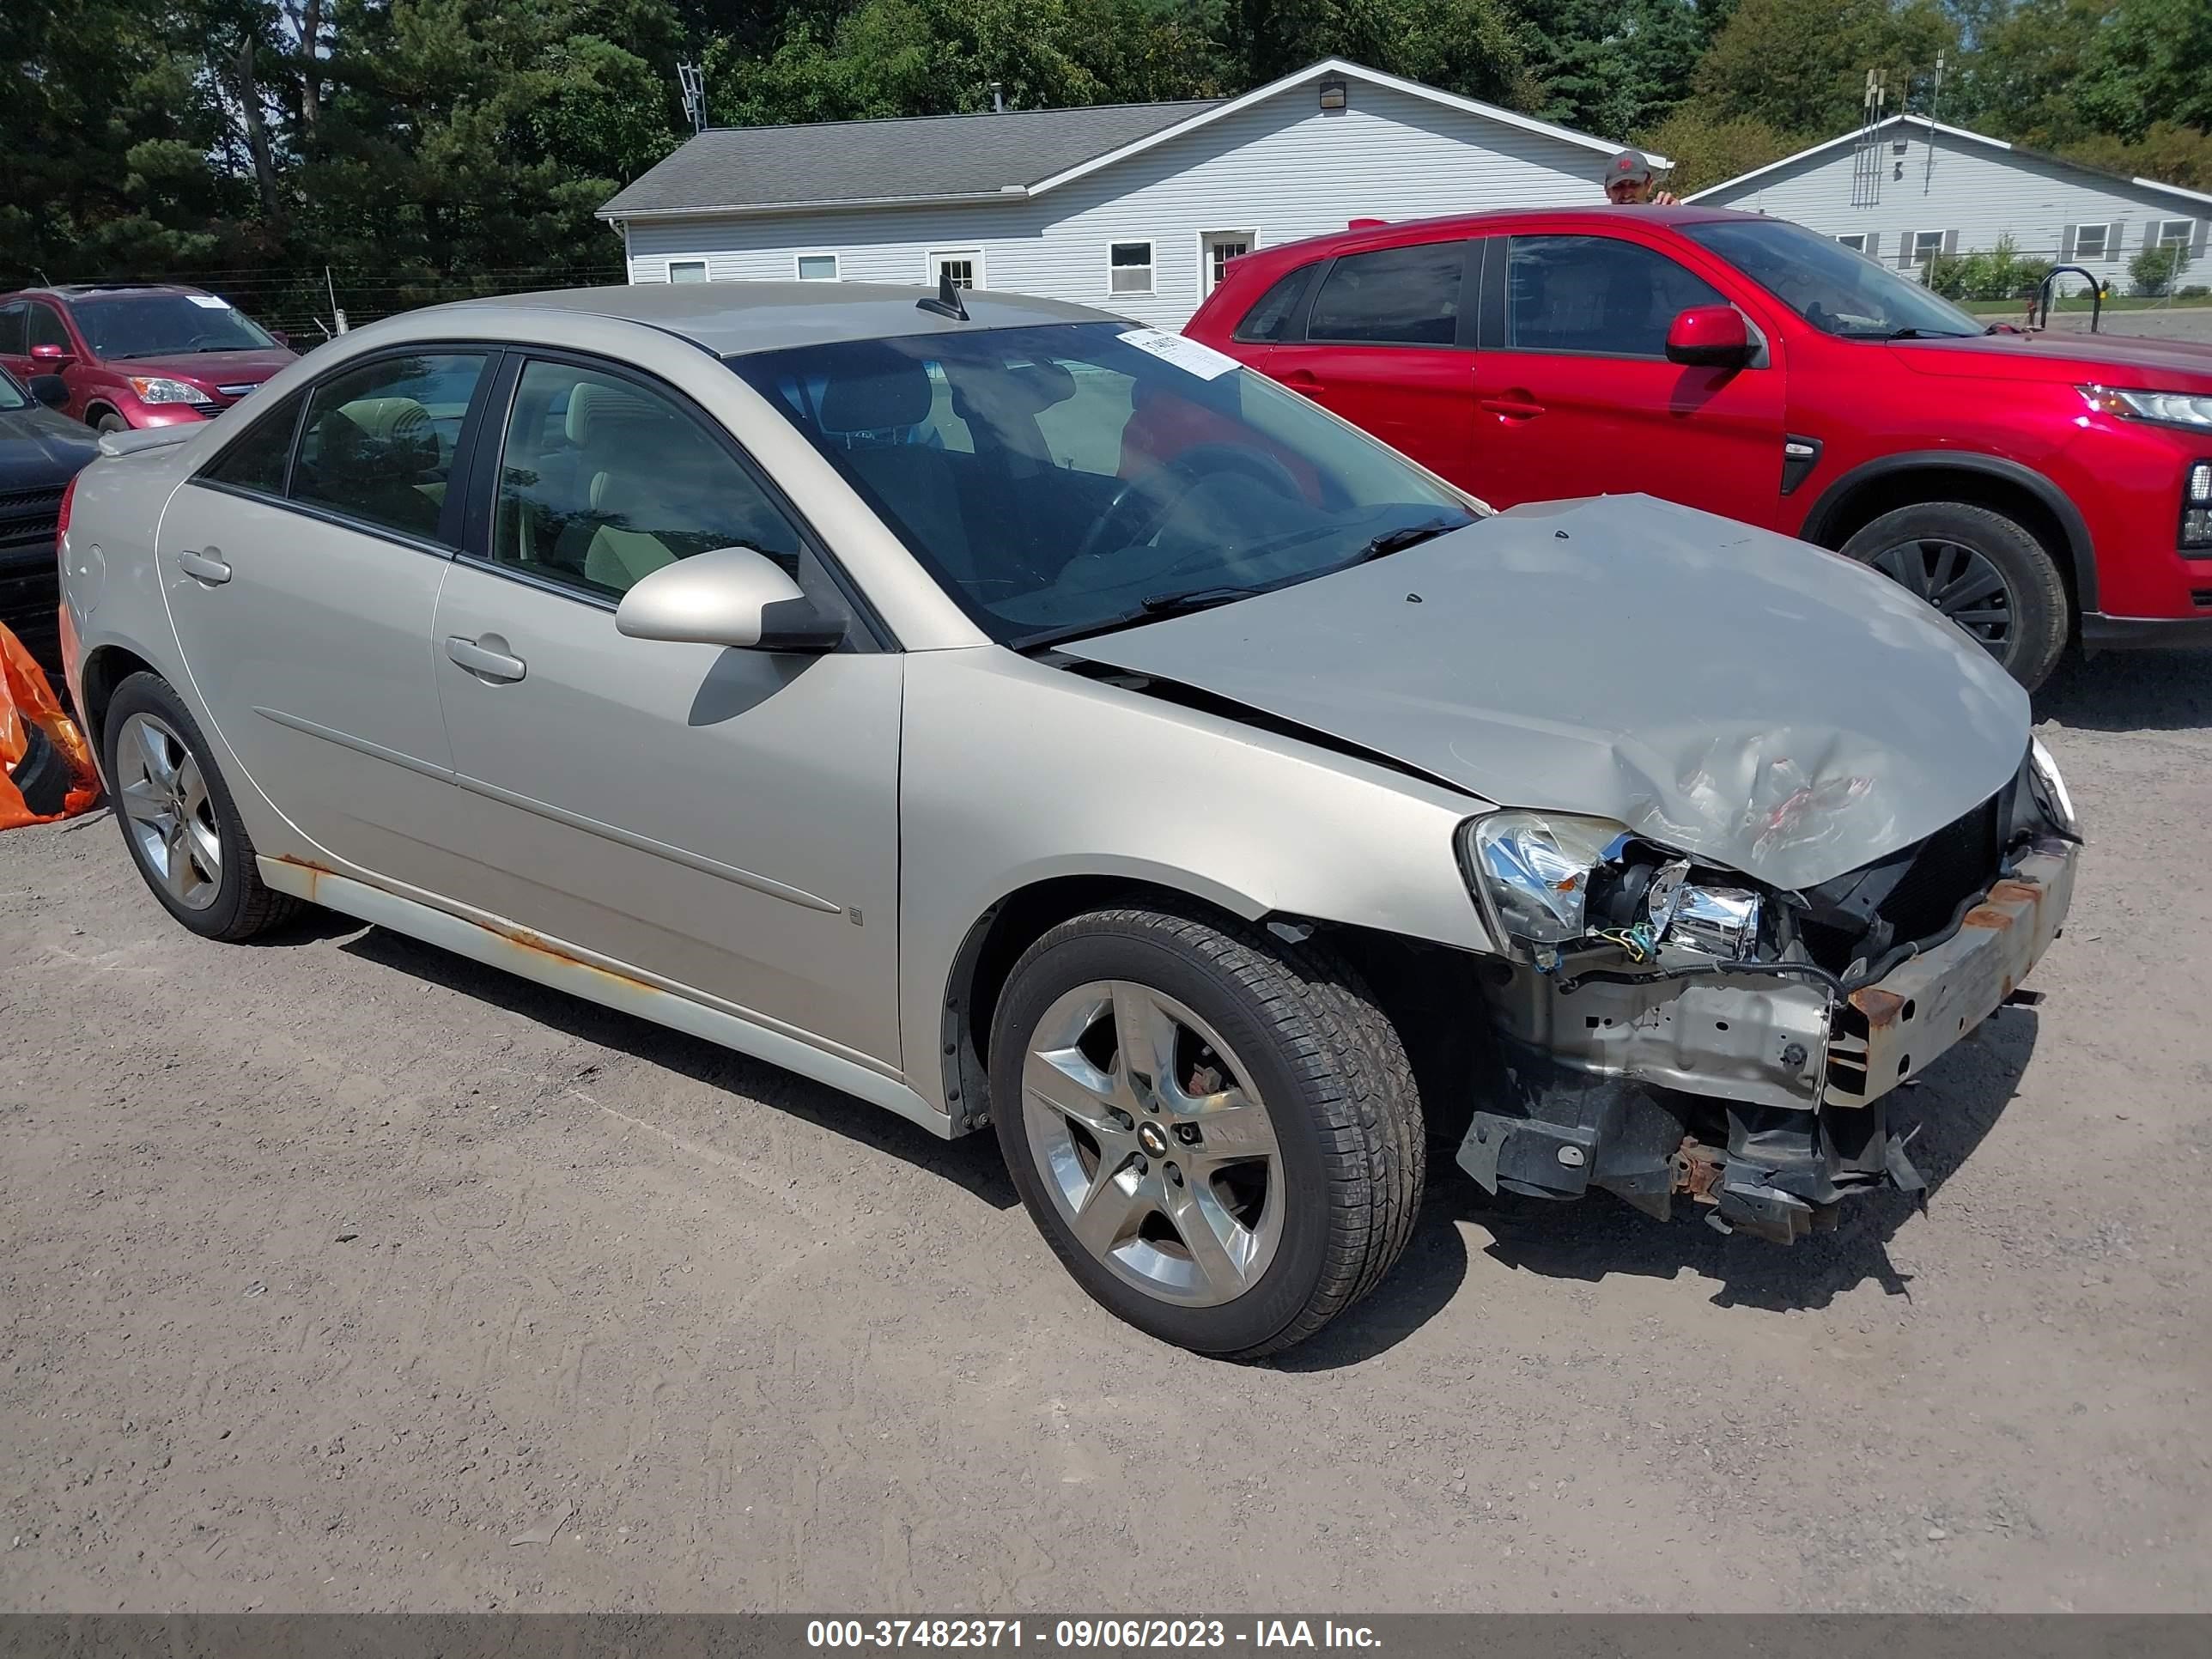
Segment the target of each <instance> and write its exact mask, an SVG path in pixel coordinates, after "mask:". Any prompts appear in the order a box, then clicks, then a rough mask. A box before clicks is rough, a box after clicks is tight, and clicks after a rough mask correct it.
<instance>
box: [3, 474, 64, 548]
mask: <svg viewBox="0 0 2212 1659" xmlns="http://www.w3.org/2000/svg"><path fill="white" fill-rule="evenodd" d="M62 489H63V486H62V485H60V484H56V485H55V486H53V488H52V489H15V490H10V491H9V492H7V493H6V494H4V495H0V542H10V543H15V542H37V541H46V542H47V543H52V540H53V539H54V534H55V532H57V531H58V530H59V529H60V527H61V521H62Z"/></svg>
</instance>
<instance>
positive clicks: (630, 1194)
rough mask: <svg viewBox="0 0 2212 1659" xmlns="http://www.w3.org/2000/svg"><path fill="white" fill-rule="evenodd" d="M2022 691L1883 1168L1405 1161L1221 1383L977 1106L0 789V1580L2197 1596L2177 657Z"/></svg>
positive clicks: (328, 1589)
mask: <svg viewBox="0 0 2212 1659" xmlns="http://www.w3.org/2000/svg"><path fill="white" fill-rule="evenodd" d="M2045 702H2047V704H2048V716H2049V717H2048V719H2047V720H2046V722H2045V726H2044V728H2043V729H2044V734H2045V738H2046V741H2048V742H2049V743H2050V744H2051V747H2052V748H2053V749H2054V750H2056V751H2057V755H2058V757H2059V758H2060V760H2061V762H2062V763H2063V766H2064V767H2065V769H2066V771H2067V774H2068V776H2069V781H2070V782H2071V784H2072V786H2073V788H2074V791H2075V794H2076V796H2077V798H2078V799H2079V800H2080V801H2081V805H2082V807H2083V811H2084V812H2085V815H2086V816H2087V818H2088V820H2089V828H2090V833H2091V836H2092V837H2093V847H2092V849H2091V855H2090V858H2089V860H2088V862H2087V867H2086V870H2085V872H2084V879H2083V884H2082V886H2081V890H2080V893H2079V896H2078V898H2077V901H2076V906H2075V913H2074V917H2073V921H2072V922H2071V924H2070V925H2069V927H2068V929H2067V933H2066V937H2065V938H2064V939H2063V940H2062V941H2061V942H2060V944H2059V945H2057V948H2056V949H2055V950H2054V951H2053V952H2052V955H2051V958H2050V960H2049V961H2048V962H2047V963H2046V964H2045V967H2044V969H2042V970H2041V971H2040V972H2039V974H2038V975H2037V976H2036V980H2035V984H2036V986H2037V987H2038V988H2039V989H2041V990H2043V991H2044V992H2045V993H2047V994H2048V999H2049V1000H2047V1001H2046V1002H2045V1004H2044V1005H2043V1006H2042V1007H2040V1008H2039V1009H2036V1010H2032V1011H2031V1010H2024V1009H2023V1010H2015V1011H2008V1012H2005V1013H2003V1014H2002V1015H2000V1016H1999V1017H1998V1018H1996V1021H1994V1022H1993V1024H1992V1026H1991V1028H1990V1030H1989V1031H1988V1033H1987V1035H1986V1036H1985V1038H1984V1041H1982V1042H1978V1043H1977V1044H1972V1045H1968V1046H1966V1047H1965V1048H1961V1049H1960V1050H1958V1051H1956V1052H1954V1054H1952V1055H1950V1056H1949V1057H1948V1058H1947V1060H1945V1061H1944V1062H1943V1063H1942V1065H1941V1066H1939V1067H1937V1068H1936V1070H1935V1071H1934V1072H1933V1073H1932V1074H1931V1075H1930V1077H1929V1079H1928V1080H1927V1082H1926V1083H1925V1084H1924V1085H1923V1086H1922V1087H1920V1088H1918V1089H1917V1090H1916V1091H1913V1093H1912V1095H1911V1109H1912V1110H1913V1111H1914V1112H1916V1113H1917V1115H1919V1116H1920V1117H1921V1118H1922V1119H1923V1121H1924V1123H1925V1126H1926V1132H1925V1134H1924V1136H1923V1140H1922V1142H1921V1156H1922V1161H1923V1167H1926V1168H1928V1169H1929V1170H1930V1171H1931V1172H1932V1173H1933V1174H1934V1175H1936V1176H1938V1177H1940V1184H1939V1186H1938V1188H1937V1189H1936V1192H1935V1193H1934V1194H1933V1197H1932V1200H1931V1202H1930V1203H1929V1206H1928V1208H1927V1210H1926V1212H1924V1213H1922V1212H1916V1211H1915V1210H1914V1209H1913V1208H1912V1207H1911V1206H1909V1205H1908V1204H1906V1203H1905V1202H1903V1201H1900V1200H1895V1199H1894V1198H1891V1199H1886V1200H1883V1201H1879V1202H1875V1203H1870V1204H1867V1205H1863V1206H1859V1207H1857V1209H1855V1210H1854V1211H1853V1212H1851V1213H1850V1218H1849V1219H1848V1221H1847V1222H1846V1225H1845V1226H1844V1228H1843V1230H1841V1231H1839V1232H1838V1233H1837V1234H1835V1235H1833V1236H1832V1237H1826V1238H1823V1239H1820V1240H1816V1241H1814V1242H1813V1243H1809V1244H1807V1245H1801V1246H1800V1247H1798V1248H1797V1249H1795V1250H1794V1251H1781V1250H1777V1249H1773V1248H1771V1247H1770V1246H1766V1245H1763V1244H1759V1243H1752V1242H1748V1241H1741V1240H1726V1239H1723V1238H1720V1237H1717V1236H1716V1235H1714V1234H1713V1233H1711V1232H1710V1231H1707V1230H1706V1229H1705V1228H1704V1227H1702V1226H1699V1225H1695V1224H1694V1223H1683V1224H1679V1225H1674V1226H1673V1227H1671V1228H1662V1227H1659V1226H1657V1225H1654V1224H1652V1223H1650V1222H1647V1221H1645V1220H1644V1219H1643V1218H1640V1217H1638V1216H1636V1215H1634V1214H1633V1213H1632V1212H1629V1211H1627V1210H1626V1208H1625V1207H1623V1206H1619V1205H1617V1204H1614V1203H1613V1202H1612V1201H1611V1200H1603V1199H1599V1200H1591V1201H1590V1202H1589V1203H1587V1204H1584V1205H1580V1206H1569V1207H1565V1208H1559V1209H1549V1208H1545V1207H1541V1206H1532V1207H1527V1208H1517V1207H1516V1208H1498V1207H1492V1206H1486V1205H1485V1204H1484V1203H1483V1202H1481V1200H1480V1194H1478V1193H1477V1192H1476V1191H1475V1189H1474V1188H1473V1186H1472V1185H1471V1183H1468V1182H1466V1181H1465V1180H1464V1179H1462V1177H1460V1176H1458V1175H1457V1174H1456V1173H1455V1172H1454V1171H1452V1170H1449V1168H1444V1169H1442V1170H1439V1172H1438V1176H1437V1179H1435V1180H1434V1181H1433V1182H1432V1184H1431V1192H1430V1197H1429V1201H1428V1206H1427V1209H1426V1212H1425V1216H1424V1218H1423V1225H1422V1227H1421V1230H1420V1231H1419V1236H1418V1237H1417V1239H1416V1242H1415V1243H1414V1245H1413V1250H1412V1251H1411V1253H1410V1255H1408V1257H1407V1260H1406V1261H1405V1262H1404V1264H1403V1265H1402V1266H1401V1268H1400V1270H1399V1272H1398V1273H1397V1274H1396V1276H1395V1279H1393V1280H1392V1281H1391V1282H1390V1283H1389V1285H1386V1286H1385V1288H1384V1290H1383V1292H1382V1293H1381V1294H1379V1295H1378V1296H1377V1297H1376V1298H1374V1299H1373V1300H1372V1301H1370V1303H1368V1304H1365V1305H1364V1306H1363V1307H1362V1308H1361V1309H1359V1310H1357V1311H1356V1312H1355V1313H1354V1314H1353V1315H1352V1316H1349V1317H1347V1318H1346V1319H1345V1320H1343V1321H1342V1322H1340V1323H1339V1324H1338V1325H1337V1326H1336V1327H1334V1328H1333V1329H1332V1330H1331V1331H1330V1332H1329V1333H1328V1334H1326V1335H1325V1336H1324V1337H1323V1338H1322V1340H1320V1341H1318V1342H1316V1343H1315V1344H1313V1345H1310V1346H1308V1347H1306V1348H1304V1349H1303V1350H1299V1351H1297V1352H1294V1353H1293V1354H1291V1355H1290V1356H1288V1357H1287V1358H1286V1360H1285V1362H1283V1363H1279V1364H1276V1365H1273V1366H1270V1367H1265V1368H1256V1369H1244V1368H1237V1367H1231V1366H1226V1365H1221V1364H1212V1363H1209V1362H1206V1361H1204V1360H1200V1359H1196V1358H1191V1357H1189V1356H1188V1355H1185V1354H1182V1353H1180V1352H1175V1351H1173V1350H1170V1349H1168V1348H1164V1347H1161V1346H1155V1345H1153V1344H1152V1343H1150V1342H1147V1341H1146V1340H1143V1339H1141V1338H1139V1337H1138V1336H1136V1335H1135V1334H1133V1333H1132V1332H1130V1331H1129V1330H1127V1329H1126V1328H1123V1327H1121V1325H1119V1324H1117V1323H1115V1322H1113V1321H1112V1320H1111V1319H1109V1318H1108V1317H1107V1316H1105V1315H1103V1313H1100V1312H1098V1311H1097V1310H1095V1309H1093V1308H1092V1307H1091V1304H1089V1303H1088V1302H1086V1301H1085V1299H1084V1298H1083V1297H1082V1296H1081V1295H1080V1294H1079V1292H1078V1291H1076V1289H1075V1288H1074V1286H1073V1284H1072V1283H1071V1282H1070V1281H1069V1280H1068V1279H1067V1278H1066V1276H1065V1274H1063V1273H1062V1272H1061V1271H1060V1268H1059V1267H1058V1266H1057V1265H1056V1264H1055V1263H1054V1261H1053V1259H1052V1257H1051V1255H1050V1254H1049V1253H1048V1251H1047V1250H1046V1249H1045V1248H1044V1247H1043V1245H1042V1243H1041V1242H1040V1241H1039V1240H1038V1239H1037V1237H1036V1236H1035V1234H1034V1232H1033V1231H1032V1230H1031V1228H1030V1224H1029V1222H1028V1220H1027V1219H1026V1218H1025V1217H1024V1215H1023V1213H1022V1212H1021V1211H1020V1210H1019V1209H1018V1208H1017V1207H1015V1206H1014V1200H1013V1195H1012V1190H1011V1188H1009V1186H1008V1184H1007V1182H1006V1178H1005V1176H1004V1175H1003V1173H1002V1171H1001V1170H1000V1166H999V1164H998V1161H997V1158H998V1154H997V1151H996V1148H995V1146H994V1144H993V1142H992V1141H991V1140H990V1139H989V1138H988V1137H981V1138H977V1139H971V1140H969V1141H965V1142H961V1143H957V1144H954V1145H951V1146H946V1145H945V1144H942V1143H939V1142H936V1141H933V1140H932V1139H928V1138H927V1136H925V1135H924V1134H922V1133H921V1132H920V1131H918V1130H915V1129H912V1128H910V1127H908V1126H907V1125H905V1124H903V1123H902V1122H899V1121H896V1120H894V1119H892V1118H890V1117H889V1116H888V1115H883V1114H880V1113H878V1112H876V1111H874V1110H872V1109H870V1108H867V1107H865V1106H862V1105H860V1104H858V1103H852V1102H848V1101H846V1100H843V1099H842V1098H839V1097H835V1096H833V1095H831V1094H829V1093H828V1092H826V1091H823V1090H820V1089H817V1088H816V1087H814V1086H813V1085H808V1084H804V1083H801V1082H799V1081H797V1080H796V1079H792V1078H790V1077H787V1076H785V1075H782V1074H781V1073H775V1072H773V1071H770V1070H769V1069H767V1068H765V1067H763V1066H757V1065H755V1064H753V1063H751V1062H750V1061H747V1060H742V1059H739V1058H737V1057H735V1056H732V1055H730V1054H725V1053H722V1052H720V1051H719V1050H716V1049H713V1048H708V1047H706V1046H704V1045H702V1044H701V1043H698V1042H692V1041H690V1040H688V1039H685V1038H683V1037H680V1036H673V1035H671V1034H669V1033H666V1032H663V1031H661V1030H658V1029H656V1028H653V1027H650V1026H647V1025H645V1024H640V1023H638V1022H635V1021H634V1020H631V1019H629V1018H625V1017H622V1016H617V1015H613V1014H610V1013H605V1012H600V1011H599V1010H597V1009H594V1008H592V1007H589V1006H585V1005H582V1004H580V1003H575V1002H572V1001H568V1000H563V999H562V998H560V997H557V996H556V995H554V994H550V993H546V992H543V991H540V990H538V989H537V988H536V987H531V986H527V985H525V984H521V983H520V982H517V981H509V980H507V979H503V978H501V977H499V976H496V975H493V974H491V973H489V972H488V971H486V970H483V969H478V968H477V967H475V966H473V965H471V964H469V963H464V962H461V961H459V960H457V959H454V958H451V957H445V956H442V955H441V954H440V953H438V952H436V951H431V950H429V949H427V948H425V947H422V946H418V945H414V944H411V943H410V942H408V941H406V940H404V939H398V938H397V937H395V936H392V935H390V934H386V933H380V932H376V931H374V930H363V929H361V928H358V927H353V926H350V925H348V924H344V923H343V922H341V921H339V920H338V919H337V918H330V919H328V920H326V921H324V922H323V923H322V924H320V925H319V926H314V927H307V928H304V929H302V930H301V931H299V932H297V933H292V934H290V935H289V936H288V937H285V938H283V939H279V940H278V941H276V942H275V943H272V944H269V945H262V946H257V947H227V946H221V945H207V944H204V943H202V942H200V941H198V940H197V939H193V938H192V937H191V936H190V935H188V934H186V933H184V932H183V931H182V930H181V929H179V928H177V927H173V926H171V925H168V924H167V921H166V920H165V919H164V918H163V917H162V915H161V912H160V911H159V909H158V908H156V907H155V904H154V903H153V902H152V901H151V899H150V898H149V897H148V896H146V895H145V894H144V893H143V891H142V890H141V889H140V887H139V884H138V882H137V878H136V876H135V875H134V874H133V873H132V872H131V867H130V866H129V865H128V863H127V862H126V860H125V854H124V852H123V849H122V848H121V846H120V845H119V844H118V837H117V836H116V833H115V830H114V829H113V827H112V824H111V823H108V822H107V821H106V818H105V817H104V816H103V817H100V818H98V819H94V820H88V821H85V822H83V823H80V824H77V825H75V826H70V827H65V828H46V829H33V830H26V831H20V832H16V833H13V834H9V835H8V836H4V837H0V963H6V964H7V965H6V969H5V972H6V975H7V978H6V981H5V992H4V1006H5V1007H6V1009H7V1017H6V1018H5V1019H4V1020H0V1110H4V1113H5V1117H4V1133H5V1134H6V1140H7V1155H6V1157H5V1158H4V1159H0V1311H4V1318H5V1325H4V1333H5V1334H4V1341H0V1425H4V1427H0V1607H6V1608H8V1609H11V1610H27V1609H72V1610H98V1609H104V1608H114V1607H127V1608H135V1609H179V1610H210V1611H214V1610H227V1609H240V1608H251V1607H264V1608H268V1609H280V1608H283V1609H291V1608H324V1609H387V1608H441V1609H465V1608H490V1607H497V1608H513V1609H556V1608H583V1607H594V1608H602V1609H611V1608H653V1609H666V1610H680V1609H739V1608H788V1609H809V1610H853V1609H856V1608H857V1609H876V1610H884V1609H890V1610H894V1611H898V1612H920V1611H933V1612H949V1611H955V1610H964V1609H978V1610H982V1611H999V1612H1011V1611H1017V1610H1023V1609H1030V1608H1037V1607H1051V1606H1058V1607H1079V1608H1082V1609H1085V1610H1097V1611H1104V1610H1114V1611H1125V1612H1131V1611H1148V1610H1149V1611H1154V1612H1169V1611H1218V1612H1228V1611H1234V1610H1239V1609H1245V1608H1252V1609H1261V1608H1265V1609H1269V1610H1275V1609H1281V1608H1291V1609H1297V1610H1301V1611H1309V1612H1320V1611H1345V1610H1347V1609H1353V1608H1358V1609H1366V1610H1396V1609H1404V1610H1414V1609H1424V1608H1431V1607H1450V1608H1516V1609H1529V1610H1541V1609H1552V1608H1560V1607H1586V1608H1587V1607H1604V1608H1643V1607H1666V1608H1687V1607H1703V1608H1712V1609H1735V1608H1885V1609H1887V1608H1895V1609H1911V1608H1931V1609H1984V1608H1999V1609H2021V1610H2042V1609H2052V1608H2057V1609H2065V1608H2075V1609H2081V1610H2084V1611H2087V1610H2091V1609H2133V1610H2173V1609H2197V1610H2203V1609H2212V1580H2208V1575H2207V1573H2206V1571H2205V1569H2206V1565H2207V1563H2208V1561H2212V1442H2208V1440H2207V1438H2206V1437H2205V1435H2204V1434H2203V1423H2204V1420H2205V1416H2206V1412H2207V1409H2208V1406H2212V1287H2208V1267H2212V1243H2208V1242H2207V1234H2206V1231H2205V1228H2204V1225H2203V1219H2202V1218H2201V1217H2200V1216H2199V1215H2198V1213H2197V1197H2198V1195H2199V1194H2200V1193H2201V1192H2202V1191H2203V1189H2204V1188H2205V1186H2206V1185H2207V1183H2208V1182H2212V1114H2208V1108H2207V1104H2206V1102H2207V1098H2208V1095H2212V1043H2209V1042H2207V1040H2206V1036H2205V1032H2204V1025H2203V1011H2204V1008H2205V1006H2206V1001H2207V997H2208V989H2207V987H2208V982H2212V942H2208V941H2212V892H2208V890H2207V887H2206V885H2205V884H2204V882H2203V878H2202V873H2201V872H2202V867H2203V854H2202V843H2203V836H2204V831H2205V826H2206V825H2207V823H2212V663H2205V662H2202V661H2192V660H2189V659H2149V658H2144V659H2124V658H2120V659H2116V658H2109V657H2108V658H2105V659H2100V661H2099V662H2097V663H2096V664H2094V665H2090V666H2088V667H2087V668H2083V667H2081V666H2080V665H2075V666H2073V667H2070V668H2069V670H2068V671H2066V673H2065V675H2064V678H2063V680H2062V681H2061V683H2060V684H2058V685H2057V687H2056V688H2055V690H2053V692H2052V693H2051V695H2050V696H2048V697H2047V698H2046V699H2045ZM555 1523H557V1527H558V1531H557V1535H556V1536H554V1537H553V1539H552V1541H550V1543H548V1542H538V1541H530V1542H518V1541H517V1540H518V1539H520V1538H521V1537H522V1536H523V1535H524V1534H527V1533H528V1532H530V1531H531V1529H532V1528H544V1527H548V1526H550V1525H553V1524H555ZM544 1535H545V1534H544V1533H543V1532H540V1533H539V1534H538V1536H539V1537H540V1538H543V1537H544Z"/></svg>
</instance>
